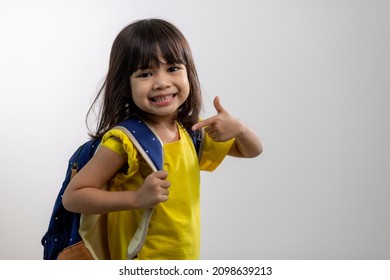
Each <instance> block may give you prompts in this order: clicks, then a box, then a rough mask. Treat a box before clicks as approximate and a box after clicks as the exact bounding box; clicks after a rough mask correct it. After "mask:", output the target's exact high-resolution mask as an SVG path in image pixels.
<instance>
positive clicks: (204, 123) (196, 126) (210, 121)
mask: <svg viewBox="0 0 390 280" xmlns="http://www.w3.org/2000/svg"><path fill="white" fill-rule="evenodd" d="M214 122H215V118H214V117H210V118H208V119H205V120H202V121H200V122H198V123H196V124H194V125H193V126H192V130H193V131H195V130H197V129H200V128H202V127H205V126H209V125H212V124H213V123H214Z"/></svg>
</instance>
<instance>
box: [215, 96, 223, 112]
mask: <svg viewBox="0 0 390 280" xmlns="http://www.w3.org/2000/svg"><path fill="white" fill-rule="evenodd" d="M213 103H214V108H215V110H217V113H218V114H220V113H222V112H224V111H225V109H224V108H223V107H222V105H221V99H220V98H219V96H216V97H215V98H214V102H213Z"/></svg>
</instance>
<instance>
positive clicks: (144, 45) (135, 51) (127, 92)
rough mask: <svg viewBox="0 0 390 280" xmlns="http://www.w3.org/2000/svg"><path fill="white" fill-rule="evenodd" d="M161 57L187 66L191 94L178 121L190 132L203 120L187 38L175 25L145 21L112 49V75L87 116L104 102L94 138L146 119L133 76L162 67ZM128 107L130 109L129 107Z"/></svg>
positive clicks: (128, 28) (126, 30) (133, 26)
mask: <svg viewBox="0 0 390 280" xmlns="http://www.w3.org/2000/svg"><path fill="white" fill-rule="evenodd" d="M159 55H160V56H162V58H163V59H164V60H166V62H167V63H168V64H176V63H180V64H184V65H185V66H186V69H187V75H188V80H189V84H190V92H189V96H188V98H187V100H186V101H185V102H184V103H183V105H182V106H181V107H180V108H179V110H178V113H177V120H178V121H180V122H181V123H182V125H183V126H184V127H185V128H186V129H187V130H189V131H190V129H191V126H192V125H193V124H195V123H196V122H197V121H198V119H199V113H200V111H201V108H202V97H201V89H200V84H199V79H198V75H197V72H196V68H195V64H194V61H193V58H192V54H191V50H190V47H189V45H188V42H187V40H186V39H185V37H184V36H183V34H182V33H181V32H180V30H178V29H177V28H176V27H175V26H174V25H172V24H171V23H169V22H167V21H165V20H161V19H144V20H139V21H136V22H133V23H131V24H129V25H128V26H126V27H125V28H124V29H123V30H122V31H121V32H120V33H119V34H118V36H117V37H116V38H115V40H114V43H113V45H112V48H111V55H110V62H109V68H108V73H107V76H106V78H105V81H104V83H103V86H102V87H101V89H100V90H99V92H98V94H97V96H96V98H95V100H94V101H93V103H92V105H91V107H90V109H89V110H88V113H87V125H88V117H89V115H90V113H91V111H93V108H94V106H96V105H97V103H98V100H100V99H102V104H99V105H100V108H99V111H98V115H97V128H96V132H95V133H92V132H91V133H90V136H92V137H94V138H98V137H101V136H102V135H103V134H104V133H105V132H107V131H108V130H110V129H111V128H112V127H114V126H115V125H116V124H118V123H119V122H121V121H123V120H125V119H126V118H128V117H129V115H139V116H140V117H141V118H142V116H143V112H142V110H140V109H139V108H138V107H137V106H136V105H135V103H134V101H133V99H132V94H131V87H130V75H131V74H132V73H134V72H135V71H136V70H137V69H138V68H147V67H148V66H150V65H152V64H153V63H158V61H159ZM127 104H128V105H127Z"/></svg>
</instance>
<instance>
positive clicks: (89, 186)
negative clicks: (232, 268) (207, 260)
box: [63, 19, 262, 259]
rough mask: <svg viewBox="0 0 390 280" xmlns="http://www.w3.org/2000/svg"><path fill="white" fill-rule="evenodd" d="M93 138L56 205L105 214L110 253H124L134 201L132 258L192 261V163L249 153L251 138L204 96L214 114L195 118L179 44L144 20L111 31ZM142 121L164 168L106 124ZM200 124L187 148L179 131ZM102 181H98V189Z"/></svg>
mask: <svg viewBox="0 0 390 280" xmlns="http://www.w3.org/2000/svg"><path fill="white" fill-rule="evenodd" d="M99 97H101V98H102V99H103V100H102V101H103V102H102V107H101V110H100V114H99V119H98V127H97V131H96V133H95V134H93V135H92V136H93V137H95V138H98V137H102V139H103V140H102V144H101V146H100V148H99V149H98V150H97V152H96V154H95V155H94V156H93V158H92V159H91V160H90V161H89V162H88V164H87V165H86V166H85V167H84V168H83V169H81V170H80V172H79V173H78V174H77V175H76V176H75V177H74V179H73V180H72V181H71V182H70V184H69V186H68V187H67V189H66V192H65V194H64V196H63V204H64V206H65V207H66V209H68V210H70V211H73V212H79V213H84V214H107V229H106V231H107V242H108V248H109V254H110V258H111V259H126V252H127V246H128V244H129V242H130V240H131V238H132V236H133V234H134V232H135V231H136V229H137V226H138V223H139V222H140V218H141V216H142V211H143V209H148V208H151V207H154V213H153V216H152V218H151V222H150V225H149V230H148V234H147V237H146V240H145V243H144V246H143V247H142V250H141V251H140V252H139V254H138V257H137V258H138V259H198V258H199V248H200V210H199V196H200V195H199V189H200V174H199V171H200V170H206V171H212V170H214V169H215V168H216V167H217V166H218V165H219V164H220V163H221V162H222V160H223V159H224V157H225V156H226V155H230V156H235V157H256V156H257V155H259V154H260V153H261V151H262V146H261V143H260V140H259V139H258V137H257V136H256V135H255V133H254V132H253V131H252V130H251V129H250V128H248V127H247V126H246V125H245V124H243V123H242V122H241V121H239V120H237V119H236V118H234V117H232V116H231V115H230V114H229V113H228V112H227V111H226V110H225V109H224V108H223V107H222V105H221V103H220V99H219V98H218V97H216V98H215V99H214V107H215V109H216V115H215V116H212V117H210V118H208V119H205V120H201V121H199V113H200V110H201V107H202V101H201V90H200V85H199V81H198V76H197V72H196V69H195V65H194V62H193V59H192V55H191V51H190V48H189V46H188V43H187V41H186V39H185V38H184V36H183V35H182V33H181V32H180V31H179V30H178V29H177V28H176V27H175V26H173V25H172V24H170V23H168V22H166V21H164V20H161V19H145V20H140V21H137V22H134V23H132V24H130V25H128V26H127V27H125V28H124V29H123V30H122V31H121V32H120V33H119V34H118V36H117V37H116V39H115V41H114V43H113V46H112V50H111V56H110V63H109V69H108V74H107V77H106V80H105V83H104V85H103V87H102V89H101V90H100V92H99V94H98V97H97V98H96V100H95V102H94V103H96V102H97V100H98V98H99ZM134 115H135V116H138V117H140V118H141V119H142V120H144V121H145V122H146V123H148V124H149V125H150V126H151V127H152V128H153V129H154V130H155V132H156V133H157V135H158V137H159V138H160V139H161V141H162V142H163V149H164V170H162V171H156V172H151V170H150V168H149V167H148V165H147V164H146V162H145V161H144V159H143V158H142V157H141V156H140V155H139V153H138V152H137V150H136V149H135V148H134V146H133V144H132V143H131V142H130V140H129V139H128V138H127V137H126V136H125V135H124V133H122V132H120V131H118V130H114V131H113V130H111V129H112V128H113V127H114V126H115V125H116V124H118V123H119V122H121V121H123V120H124V119H126V118H128V117H130V116H134ZM196 130H202V131H203V139H202V143H201V151H200V154H199V156H198V155H197V154H196V151H195V149H194V145H193V142H192V140H191V137H190V136H189V133H190V132H192V131H196ZM102 186H108V187H105V188H103V187H102Z"/></svg>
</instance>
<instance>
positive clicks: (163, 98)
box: [150, 94, 176, 104]
mask: <svg viewBox="0 0 390 280" xmlns="http://www.w3.org/2000/svg"><path fill="white" fill-rule="evenodd" d="M175 97H176V94H167V95H159V96H155V97H152V98H150V100H151V101H152V102H154V103H158V104H167V103H170V101H172V100H173V99H174V98H175Z"/></svg>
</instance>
